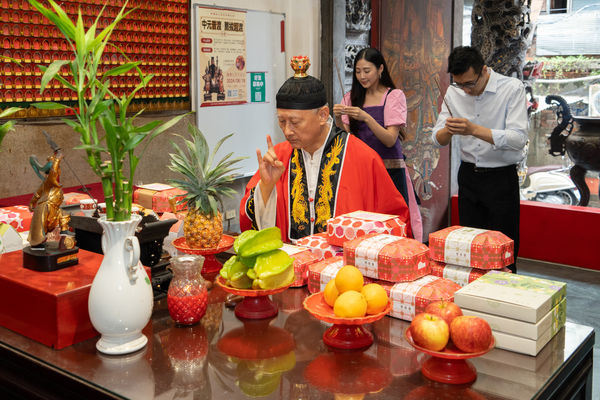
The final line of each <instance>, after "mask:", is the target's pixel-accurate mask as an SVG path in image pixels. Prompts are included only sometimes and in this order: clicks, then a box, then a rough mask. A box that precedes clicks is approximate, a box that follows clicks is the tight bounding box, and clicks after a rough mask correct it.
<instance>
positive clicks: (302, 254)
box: [280, 244, 319, 287]
mask: <svg viewBox="0 0 600 400" xmlns="http://www.w3.org/2000/svg"><path fill="white" fill-rule="evenodd" d="M280 250H283V251H285V252H286V253H287V254H288V255H289V256H290V257H292V258H293V259H294V274H295V275H296V280H295V281H294V283H292V287H301V286H304V285H306V284H307V283H308V267H309V266H310V265H312V264H314V263H316V262H317V261H319V259H318V258H317V256H315V255H314V254H313V253H311V251H310V250H308V249H307V248H305V247H301V246H293V245H291V244H284V245H283V246H282V247H281V249H280Z"/></svg>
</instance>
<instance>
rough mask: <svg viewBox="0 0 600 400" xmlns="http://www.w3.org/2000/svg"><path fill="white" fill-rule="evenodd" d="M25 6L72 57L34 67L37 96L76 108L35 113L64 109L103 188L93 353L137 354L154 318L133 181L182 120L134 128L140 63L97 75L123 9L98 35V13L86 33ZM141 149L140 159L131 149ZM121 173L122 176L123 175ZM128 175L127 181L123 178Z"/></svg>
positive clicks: (65, 19)
mask: <svg viewBox="0 0 600 400" xmlns="http://www.w3.org/2000/svg"><path fill="white" fill-rule="evenodd" d="M28 1H29V3H30V4H31V5H32V6H33V7H34V8H35V9H36V10H37V11H38V12H40V13H41V14H42V15H44V16H45V17H46V18H48V19H49V20H50V21H51V22H52V23H53V24H54V25H55V26H56V27H57V28H58V29H59V30H60V32H62V34H63V35H64V37H65V38H66V40H67V42H68V43H69V46H70V48H71V50H72V54H73V58H72V59H71V60H55V61H53V62H52V63H51V64H50V65H48V66H39V68H40V69H41V71H42V72H43V76H42V80H41V91H42V92H43V91H44V90H45V89H46V87H47V85H48V84H49V83H50V82H52V81H57V82H59V83H60V84H61V85H62V86H63V87H64V88H66V89H69V90H72V91H73V92H75V94H76V98H77V102H76V105H75V106H69V105H65V104H60V103H55V102H44V103H37V104H35V105H34V106H35V107H37V108H41V109H65V108H69V109H71V111H72V112H73V113H74V114H75V119H67V118H65V119H63V121H64V123H65V124H67V125H69V126H70V127H71V128H73V130H74V131H75V132H77V133H78V134H79V137H80V140H81V145H80V146H78V148H81V149H83V150H84V151H85V152H86V156H87V162H88V164H89V165H90V166H91V168H92V170H93V171H94V172H95V173H96V175H98V177H99V178H100V179H101V181H102V189H103V192H104V197H105V202H106V217H102V218H100V220H99V223H100V225H101V226H102V228H103V230H104V233H103V237H102V249H103V252H104V258H103V261H102V263H101V265H100V268H99V270H98V273H97V274H96V276H95V278H94V281H93V283H92V287H91V289H90V295H89V300H88V310H89V314H90V320H91V322H92V324H93V326H94V327H95V328H96V330H97V331H99V332H100V333H101V334H102V337H101V338H100V340H99V341H98V342H97V344H96V348H97V349H98V350H99V351H101V352H103V353H108V354H124V353H129V352H133V351H136V350H138V349H140V348H142V347H143V346H145V344H146V342H147V338H146V336H144V335H143V334H142V333H141V329H142V328H143V327H144V326H145V325H146V323H147V322H148V320H149V319H150V316H151V314H152V303H153V299H152V288H151V285H150V280H149V279H148V275H147V274H146V272H145V271H144V269H143V267H142V265H141V264H140V263H139V262H138V261H139V255H140V248H139V242H138V240H137V238H136V237H135V236H134V234H135V228H136V227H137V225H138V224H139V222H140V220H141V217H140V216H139V215H136V214H133V215H132V214H131V203H132V197H133V193H132V187H133V182H134V179H133V176H134V173H135V170H136V167H137V165H138V162H139V160H140V157H141V156H142V154H143V152H145V151H146V149H147V146H148V143H149V142H150V141H151V140H152V139H153V138H155V137H156V136H157V135H159V134H161V133H162V132H164V131H166V130H167V129H169V128H170V127H172V126H173V125H175V124H176V123H177V122H178V121H179V120H181V119H182V118H183V117H184V116H185V114H184V115H179V116H177V117H175V118H172V119H170V120H169V121H168V122H162V121H153V122H149V123H146V124H144V125H141V126H136V125H135V120H136V118H137V117H138V116H139V115H140V114H141V111H140V112H138V113H137V114H135V115H128V114H127V108H128V107H129V105H130V104H131V101H132V100H133V98H134V96H135V94H136V93H137V92H138V91H139V90H140V89H142V88H143V87H144V86H146V85H147V84H148V82H149V81H150V80H151V79H152V75H145V74H144V73H143V72H142V71H141V70H140V68H139V65H140V62H139V61H130V60H129V59H128V58H127V56H126V55H124V54H123V52H122V51H120V50H119V52H120V53H121V54H123V55H124V56H125V58H126V60H127V61H126V62H125V63H123V64H122V65H119V66H116V67H114V68H112V69H109V70H108V71H105V72H103V71H102V68H101V64H102V59H103V55H104V51H105V50H106V49H107V48H109V47H112V48H115V49H117V50H118V48H117V47H116V46H114V45H112V44H111V43H110V38H111V34H112V33H113V31H114V29H115V27H116V26H117V25H118V24H119V22H121V21H122V20H123V18H125V17H126V16H127V15H128V14H129V13H131V12H132V11H133V10H129V11H127V3H128V1H125V3H124V4H123V6H122V7H121V9H120V11H119V13H118V14H117V15H116V16H115V17H114V19H113V20H112V22H110V23H109V24H107V25H106V26H105V27H104V28H102V29H99V28H98V24H99V21H100V20H101V18H102V20H104V19H105V18H104V17H103V12H104V9H105V8H103V9H102V10H101V11H100V13H99V14H98V16H97V17H96V19H95V21H94V22H93V24H92V25H91V26H90V27H89V28H88V29H87V30H86V28H85V27H84V24H83V18H82V15H81V10H80V11H79V13H78V16H77V20H76V21H75V22H73V21H71V19H70V18H69V16H68V15H67V13H66V12H65V11H64V10H63V9H62V8H61V7H60V6H59V5H58V4H57V3H56V2H55V1H53V0H47V1H48V3H49V4H50V7H51V8H46V7H45V6H44V5H42V4H41V3H40V2H38V1H36V0H28ZM131 71H135V72H136V73H137V76H138V77H139V83H138V84H137V86H136V87H135V88H133V89H132V90H131V92H129V93H128V94H124V95H122V96H117V95H116V94H115V93H114V92H113V91H112V90H111V78H112V77H115V76H119V75H122V74H126V73H130V72H131ZM142 143H144V149H143V151H142V153H141V154H136V153H135V150H136V148H137V147H138V146H139V145H141V144H142ZM125 167H127V168H125ZM125 171H127V174H125Z"/></svg>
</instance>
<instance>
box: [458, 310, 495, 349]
mask: <svg viewBox="0 0 600 400" xmlns="http://www.w3.org/2000/svg"><path fill="white" fill-rule="evenodd" d="M450 337H451V338H452V342H453V343H454V345H455V346H456V347H457V348H458V349H459V350H462V351H464V352H465V353H478V352H480V351H484V350H485V349H487V348H488V347H489V346H490V343H491V342H492V328H490V324H488V322H487V321H486V320H485V319H483V318H479V317H475V316H472V315H463V316H460V317H456V318H454V320H453V321H452V323H451V324H450Z"/></svg>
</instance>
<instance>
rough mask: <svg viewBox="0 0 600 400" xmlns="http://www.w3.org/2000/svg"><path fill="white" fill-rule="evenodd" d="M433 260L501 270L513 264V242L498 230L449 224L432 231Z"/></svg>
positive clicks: (430, 248)
mask: <svg viewBox="0 0 600 400" xmlns="http://www.w3.org/2000/svg"><path fill="white" fill-rule="evenodd" d="M429 251H430V256H431V259H432V260H435V261H440V262H443V263H446V264H453V265H460V266H462V267H471V268H479V269H500V268H502V267H506V266H507V265H510V264H512V263H513V260H514V242H513V240H512V239H511V238H509V237H508V236H506V235H505V234H503V233H502V232H498V231H490V230H485V229H477V228H470V227H464V226H450V227H448V228H445V229H442V230H440V231H437V232H433V233H430V234H429Z"/></svg>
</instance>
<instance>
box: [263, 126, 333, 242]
mask: <svg viewBox="0 0 600 400" xmlns="http://www.w3.org/2000/svg"><path fill="white" fill-rule="evenodd" d="M332 126H333V124H332V120H331V117H330V118H329V133H328V134H327V138H329V135H331V128H332ZM325 143H327V139H325V141H324V142H323V144H322V145H321V147H319V148H318V149H317V150H316V151H315V152H314V153H313V154H312V156H311V155H310V153H309V152H307V151H305V150H302V158H303V160H304V167H305V168H306V181H307V182H306V185H307V187H308V197H309V198H311V199H314V198H315V194H316V192H317V181H318V179H319V172H320V169H321V157H322V156H323V150H324V149H325ZM259 185H260V182H259ZM308 204H309V210H310V220H311V221H314V220H315V202H314V201H309V202H308ZM254 213H255V217H256V223H257V225H258V229H264V228H270V227H272V226H275V220H276V213H277V188H276V187H274V188H273V191H272V192H271V196H269V200H268V201H267V204H264V202H263V199H262V194H261V192H260V188H259V187H258V185H257V188H256V190H254ZM313 230H314V224H313V223H311V224H310V233H311V235H312V234H313V233H314V232H313Z"/></svg>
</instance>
